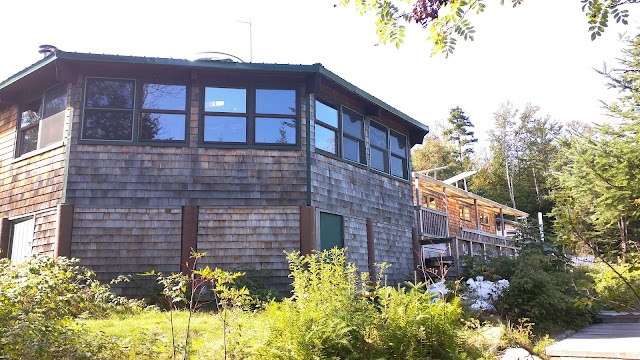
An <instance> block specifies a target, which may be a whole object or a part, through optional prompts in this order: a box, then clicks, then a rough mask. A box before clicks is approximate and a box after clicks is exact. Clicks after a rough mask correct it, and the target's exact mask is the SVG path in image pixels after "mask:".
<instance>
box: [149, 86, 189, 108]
mask: <svg viewBox="0 0 640 360" xmlns="http://www.w3.org/2000/svg"><path fill="white" fill-rule="evenodd" d="M186 104H187V87H186V86H184V85H165V84H144V85H143V86H142V108H143V109H158V110H184V109H185V107H186Z"/></svg>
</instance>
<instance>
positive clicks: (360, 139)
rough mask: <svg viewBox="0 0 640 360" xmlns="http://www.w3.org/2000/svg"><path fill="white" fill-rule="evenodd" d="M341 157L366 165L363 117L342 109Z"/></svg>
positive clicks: (344, 108)
mask: <svg viewBox="0 0 640 360" xmlns="http://www.w3.org/2000/svg"><path fill="white" fill-rule="evenodd" d="M342 149H343V151H342V157H344V158H345V159H347V160H351V161H354V162H357V163H360V164H366V163H367V161H366V155H365V146H364V116H362V115H360V114H358V113H357V112H355V111H352V110H350V109H348V108H346V107H344V106H343V107H342Z"/></svg>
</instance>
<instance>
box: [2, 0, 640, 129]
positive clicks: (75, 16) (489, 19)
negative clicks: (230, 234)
mask: <svg viewBox="0 0 640 360" xmlns="http://www.w3.org/2000/svg"><path fill="white" fill-rule="evenodd" d="M337 2H338V0H282V1H278V0H274V1H266V0H246V1H245V0H225V1H222V0H209V1H186V0H183V1H158V0H156V1H145V0H136V1H132V0H128V1H121V0H109V1H101V2H96V1H86V0H82V1H64V0H60V1H48V2H44V1H33V0H21V1H19V2H18V1H11V2H5V3H4V4H3V5H2V8H3V9H2V13H3V14H5V15H7V16H4V17H3V19H2V21H0V33H1V34H2V35H3V36H2V38H3V40H2V42H1V44H2V47H1V48H0V49H1V50H0V53H1V54H2V55H4V56H2V60H1V61H0V79H6V78H7V77H9V76H10V75H12V74H14V73H16V72H18V71H19V70H21V69H23V68H25V67H27V66H28V65H30V64H32V63H34V62H35V61H37V60H38V59H39V58H40V57H41V56H40V55H39V54H38V53H37V49H38V46H39V45H41V44H52V45H55V46H57V47H58V48H60V49H62V50H65V51H77V52H90V53H104V54H120V55H137V56H154V57H155V56H157V57H172V58H190V57H192V56H193V54H195V53H197V52H201V51H221V52H228V53H232V54H234V55H236V56H238V57H240V58H242V59H243V60H244V61H250V60H251V57H252V60H253V62H266V63H289V64H313V63H318V62H319V63H322V64H323V65H324V66H325V67H326V68H328V69H329V70H331V71H333V72H335V73H336V74H338V75H339V76H341V77H343V78H344V79H346V80H348V81H350V82H351V83H353V84H354V85H356V86H358V87H360V88H362V89H364V90H365V91H367V92H369V93H371V94H372V95H374V96H376V97H378V98H380V99H382V100H383V101H385V102H387V103H389V104H390V105H392V106H394V107H396V108H398V109H399V110H401V111H403V112H405V113H407V114H408V115H410V116H412V117H414V118H416V119H418V120H419V121H421V122H423V123H425V124H427V125H429V126H432V127H433V126H434V124H435V123H436V122H442V121H443V120H444V119H446V118H447V116H448V113H449V109H450V108H452V107H454V106H457V105H459V106H461V107H462V108H463V110H464V111H465V113H466V114H467V115H468V116H469V117H470V119H471V121H472V122H473V123H474V124H475V126H476V133H477V134H478V136H479V137H480V138H481V139H482V138H485V135H484V134H485V133H486V131H488V130H489V129H490V128H491V126H492V119H491V118H492V114H493V112H494V111H495V110H496V109H497V108H498V106H499V105H500V103H502V102H505V101H511V102H513V103H514V104H515V105H516V106H517V107H519V108H521V107H523V106H524V105H525V104H526V103H527V102H530V103H532V104H534V105H537V106H539V107H540V108H541V114H549V115H551V117H552V118H554V119H557V120H560V121H562V122H568V121H571V120H581V121H585V122H593V121H598V122H599V121H603V120H604V119H605V117H604V116H603V115H602V110H601V109H600V102H599V101H600V100H603V101H610V100H611V99H613V98H615V96H616V94H615V93H614V92H612V91H611V90H607V89H606V87H605V81H604V79H603V78H602V77H601V76H600V75H598V74H596V73H595V71H594V70H593V69H594V68H598V69H600V68H602V65H603V63H604V62H606V63H607V64H608V65H609V66H611V65H613V64H614V62H615V58H617V57H619V56H620V49H621V47H622V43H620V42H619V41H618V34H619V33H621V32H624V31H627V32H628V33H630V34H635V33H636V32H637V23H636V22H635V21H633V19H632V22H631V24H630V25H629V26H610V27H609V28H608V29H607V32H606V33H605V35H604V36H603V37H602V38H599V39H597V40H596V41H594V42H592V41H590V38H589V34H588V32H587V23H586V18H585V17H584V15H583V14H582V12H581V11H580V6H581V3H580V1H579V0H529V1H525V2H524V4H523V5H522V6H520V7H518V8H516V9H512V8H511V7H510V6H504V7H502V6H500V5H499V0H486V4H487V11H486V12H485V13H484V14H481V15H480V16H477V17H475V16H474V17H472V18H471V20H472V22H473V23H474V25H475V26H476V30H477V33H476V41H474V42H463V41H459V43H458V49H457V50H456V52H455V53H454V54H453V56H452V57H450V58H449V59H445V58H444V57H442V56H436V57H431V56H430V49H431V44H430V43H428V42H427V41H426V38H427V36H428V33H427V31H425V30H422V29H420V28H417V27H414V28H412V29H410V31H409V34H408V37H407V39H406V42H405V45H404V46H403V47H402V48H401V49H400V50H397V49H396V48H395V47H393V46H390V45H387V46H382V45H380V46H376V45H375V44H376V40H377V38H376V35H375V24H374V21H373V18H372V17H366V16H365V17H361V16H359V15H358V14H357V13H356V12H355V10H354V9H353V8H351V7H349V8H343V7H342V6H337V7H334V6H333V4H334V3H337ZM633 12H634V9H631V13H632V15H633ZM249 21H251V34H252V36H250V27H249V25H248V22H249ZM250 44H252V46H250ZM250 49H251V50H252V51H250Z"/></svg>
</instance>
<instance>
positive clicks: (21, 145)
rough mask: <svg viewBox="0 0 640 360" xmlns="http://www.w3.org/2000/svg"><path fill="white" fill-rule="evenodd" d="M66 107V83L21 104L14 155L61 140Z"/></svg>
mask: <svg viewBox="0 0 640 360" xmlns="http://www.w3.org/2000/svg"><path fill="white" fill-rule="evenodd" d="M66 108H67V84H60V85H57V86H55V87H53V88H51V89H49V90H47V91H45V92H44V94H42V96H41V97H39V98H38V99H35V100H33V101H31V102H29V103H27V104H24V105H22V107H21V109H20V114H19V117H20V118H19V119H18V144H17V151H16V156H21V155H23V154H26V153H29V152H31V151H34V150H37V149H40V148H43V147H46V146H48V145H51V144H54V143H56V142H59V141H62V136H63V130H64V120H65V116H64V111H65V109H66Z"/></svg>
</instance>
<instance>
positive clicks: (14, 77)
mask: <svg viewBox="0 0 640 360" xmlns="http://www.w3.org/2000/svg"><path fill="white" fill-rule="evenodd" d="M57 54H58V52H54V53H52V54H50V55H48V56H47V57H45V58H43V59H40V60H39V61H37V62H36V63H34V64H33V65H30V66H28V67H27V68H25V69H23V70H20V71H19V72H17V73H15V74H14V75H12V76H10V77H9V78H7V79H6V80H4V81H2V82H0V90H2V89H4V88H6V87H7V86H9V85H11V84H13V83H15V82H17V81H19V80H20V79H22V78H24V77H25V76H27V75H29V74H32V73H33V72H35V71H37V70H38V69H41V68H43V67H44V66H46V65H47V64H49V63H51V62H53V61H55V60H56V59H57V58H58V57H57Z"/></svg>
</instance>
